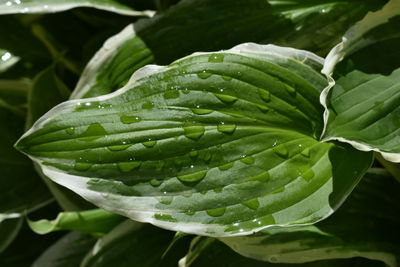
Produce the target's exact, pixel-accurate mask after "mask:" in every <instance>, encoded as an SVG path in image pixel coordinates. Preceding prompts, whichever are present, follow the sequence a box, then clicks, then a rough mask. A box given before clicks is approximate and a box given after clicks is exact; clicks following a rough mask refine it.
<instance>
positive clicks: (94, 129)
mask: <svg viewBox="0 0 400 267" xmlns="http://www.w3.org/2000/svg"><path fill="white" fill-rule="evenodd" d="M106 134H107V132H106V130H105V129H104V128H103V126H101V124H100V123H98V122H96V123H92V124H90V125H89V127H88V128H87V129H86V131H84V132H83V133H82V134H81V135H80V136H79V137H86V138H85V141H93V140H96V139H99V138H101V137H104V136H105V135H106Z"/></svg>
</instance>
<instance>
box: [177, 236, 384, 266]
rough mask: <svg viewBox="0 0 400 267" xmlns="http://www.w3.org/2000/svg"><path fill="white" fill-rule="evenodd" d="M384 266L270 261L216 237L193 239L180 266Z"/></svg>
mask: <svg viewBox="0 0 400 267" xmlns="http://www.w3.org/2000/svg"><path fill="white" fill-rule="evenodd" d="M203 266H209V267H219V266H229V267H243V266H251V267H299V266H300V267H321V266H323V267H337V266H343V267H347V266H348V267H377V266H381V267H383V266H384V265H383V264H380V262H378V261H371V260H366V259H363V258H352V259H346V260H343V259H342V260H340V259H336V260H323V261H315V262H309V263H302V264H288V263H281V264H280V263H270V262H265V261H258V260H254V259H251V258H247V257H243V256H241V255H239V254H237V253H235V252H234V251H233V250H231V249H230V248H229V247H228V246H226V245H225V244H224V243H222V242H220V241H218V240H217V239H214V238H204V237H199V238H195V239H193V242H192V244H191V249H190V250H189V252H188V254H187V255H186V256H185V257H184V258H182V259H181V260H180V261H179V267H203Z"/></svg>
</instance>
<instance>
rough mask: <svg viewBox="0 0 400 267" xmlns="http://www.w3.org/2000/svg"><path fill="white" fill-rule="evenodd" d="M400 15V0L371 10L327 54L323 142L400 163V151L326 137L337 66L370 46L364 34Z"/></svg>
mask: <svg viewBox="0 0 400 267" xmlns="http://www.w3.org/2000/svg"><path fill="white" fill-rule="evenodd" d="M399 15H400V0H390V1H389V2H388V3H387V4H386V5H385V6H384V7H383V8H382V9H381V10H378V11H375V12H369V13H368V14H367V15H366V16H365V17H364V18H363V19H362V20H360V21H359V22H357V23H356V24H355V25H354V26H353V27H351V28H350V29H349V30H348V31H347V32H346V33H345V35H344V36H343V37H342V42H340V43H339V44H337V45H336V46H335V47H334V48H333V49H332V50H331V51H330V52H329V53H328V55H327V56H326V59H325V63H324V67H323V68H322V70H321V73H322V74H324V75H325V76H326V77H327V79H328V83H329V85H328V86H327V87H326V88H325V89H324V90H323V91H322V93H321V95H320V103H321V105H322V106H323V107H324V117H323V119H324V129H323V131H322V134H321V140H320V141H322V142H327V141H334V140H336V141H339V142H343V143H348V144H350V145H352V146H353V147H354V148H355V149H358V150H360V151H366V152H368V151H375V152H378V153H380V154H381V155H382V157H383V158H384V159H386V160H388V161H391V162H395V163H400V154H399V153H388V152H384V151H381V150H380V149H378V148H376V147H373V146H371V145H370V144H367V143H363V142H358V141H357V142H356V141H353V140H349V139H346V138H343V137H324V135H325V133H326V129H327V126H328V120H329V115H330V114H329V109H328V96H329V93H330V90H331V88H332V87H333V86H334V85H335V80H334V79H333V78H332V73H333V71H334V69H335V66H336V65H337V64H338V63H339V62H340V61H342V60H343V58H344V57H345V56H347V55H350V54H351V53H353V52H355V51H357V50H359V49H361V48H363V47H365V46H368V45H369V44H371V43H373V40H368V39H363V35H364V34H365V33H367V32H368V31H370V30H371V29H373V28H375V27H377V26H379V25H382V24H385V23H387V22H388V21H389V20H390V19H391V18H392V17H395V16H399Z"/></svg>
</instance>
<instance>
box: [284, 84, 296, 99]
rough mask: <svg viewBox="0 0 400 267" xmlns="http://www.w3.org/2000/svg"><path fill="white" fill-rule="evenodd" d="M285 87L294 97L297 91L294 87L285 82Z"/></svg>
mask: <svg viewBox="0 0 400 267" xmlns="http://www.w3.org/2000/svg"><path fill="white" fill-rule="evenodd" d="M285 88H286V91H287V92H288V93H289V94H290V95H291V96H292V97H295V96H296V94H297V92H296V89H294V87H292V86H289V85H287V84H285Z"/></svg>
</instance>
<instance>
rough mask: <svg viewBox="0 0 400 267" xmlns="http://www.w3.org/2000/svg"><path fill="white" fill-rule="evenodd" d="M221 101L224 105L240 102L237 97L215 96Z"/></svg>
mask: <svg viewBox="0 0 400 267" xmlns="http://www.w3.org/2000/svg"><path fill="white" fill-rule="evenodd" d="M214 95H215V96H216V97H217V98H218V99H219V100H221V101H222V102H224V103H228V104H232V103H234V102H236V101H237V100H238V98H237V97H235V96H231V95H223V94H214Z"/></svg>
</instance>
